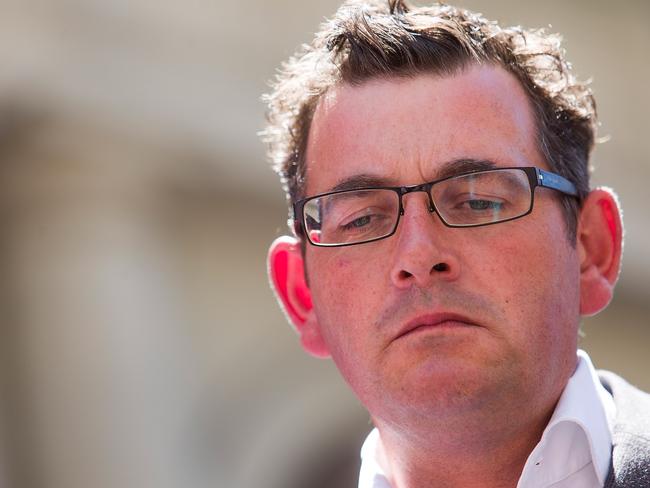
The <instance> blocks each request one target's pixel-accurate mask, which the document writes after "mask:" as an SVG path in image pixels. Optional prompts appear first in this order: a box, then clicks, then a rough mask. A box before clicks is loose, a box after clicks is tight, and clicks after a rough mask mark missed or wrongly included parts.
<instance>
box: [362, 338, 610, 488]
mask: <svg viewBox="0 0 650 488" xmlns="http://www.w3.org/2000/svg"><path fill="white" fill-rule="evenodd" d="M577 355H578V364H577V367H576V369H575V371H574V373H573V375H572V376H571V378H569V381H568V383H567V386H566V387H565V389H564V391H563V393H562V395H561V397H560V400H559V401H558V404H557V406H556V407H555V411H554V412H553V415H552V416H551V420H550V421H549V423H548V425H547V427H546V429H545V430H544V433H543V434H542V438H541V440H540V442H539V443H538V445H537V446H536V447H535V449H533V451H532V452H531V454H530V456H529V457H528V460H527V461H526V465H525V466H524V470H523V472H522V476H521V479H520V485H521V481H523V480H525V479H526V478H530V477H532V476H536V477H537V475H538V474H539V471H540V470H539V469H538V468H539V467H540V466H542V470H544V476H543V477H544V478H547V479H549V484H550V483H552V482H553V481H552V479H555V480H559V479H562V477H566V476H568V475H570V474H571V472H572V471H574V470H577V469H580V468H581V467H582V466H584V465H585V464H587V463H588V462H590V461H591V462H592V463H593V466H594V470H595V473H596V476H597V478H598V481H599V482H600V484H601V486H602V485H603V484H604V482H605V478H606V476H607V472H608V471H609V464H610V460H611V448H612V434H611V432H612V425H613V424H614V418H615V416H616V407H615V405H614V400H613V398H612V396H611V394H610V393H609V392H608V391H607V390H605V388H604V387H603V386H602V384H601V383H600V381H599V379H598V375H597V373H596V370H595V369H594V367H593V365H592V363H591V360H590V359H589V356H588V355H587V353H586V352H584V351H582V350H578V353H577ZM379 442H380V439H379V431H378V430H377V429H373V430H372V432H370V434H369V435H368V437H367V438H366V440H365V442H364V443H363V447H362V448H361V471H360V474H359V488H390V485H389V484H388V480H387V479H386V476H385V474H384V471H383V469H382V468H381V466H380V465H379V462H378V457H377V449H378V447H379ZM540 460H544V461H543V464H542V462H540ZM538 462H539V463H540V464H537V463H538ZM538 481H539V478H538Z"/></svg>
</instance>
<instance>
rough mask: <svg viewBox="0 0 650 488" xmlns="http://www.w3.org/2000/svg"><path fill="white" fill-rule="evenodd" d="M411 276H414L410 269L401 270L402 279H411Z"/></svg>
mask: <svg viewBox="0 0 650 488" xmlns="http://www.w3.org/2000/svg"><path fill="white" fill-rule="evenodd" d="M411 276H413V275H412V274H411V273H409V272H408V271H404V270H402V271H400V272H399V277H400V279H402V280H407V279H409V278H410V277H411Z"/></svg>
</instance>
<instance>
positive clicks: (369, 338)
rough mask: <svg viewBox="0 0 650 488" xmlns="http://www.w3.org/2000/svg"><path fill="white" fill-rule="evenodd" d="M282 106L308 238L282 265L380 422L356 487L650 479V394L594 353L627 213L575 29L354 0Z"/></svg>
mask: <svg viewBox="0 0 650 488" xmlns="http://www.w3.org/2000/svg"><path fill="white" fill-rule="evenodd" d="M268 103H269V127H268V129H267V131H266V137H267V140H268V143H269V148H270V155H271V157H272V159H273V161H274V163H275V165H276V169H277V170H278V172H279V174H280V175H281V177H282V179H283V182H284V184H285V188H286V190H287V192H288V196H289V199H290V202H291V206H292V210H291V226H292V227H293V229H294V231H295V237H282V238H280V239H277V240H276V241H275V242H274V243H273V244H272V246H271V249H270V252H269V273H270V277H271V281H272V285H273V287H274V289H275V291H276V293H277V296H278V299H279V301H280V303H281V305H282V306H283V308H284V310H285V312H286V314H287V316H288V318H289V320H290V321H291V323H292V324H293V325H294V326H295V328H296V330H297V331H298V333H299V334H300V339H301V342H302V345H303V347H304V349H305V350H306V351H308V352H309V353H311V354H313V355H315V356H319V357H328V356H331V357H332V358H333V360H334V361H335V363H336V365H337V367H338V368H339V370H340V371H341V373H342V375H343V377H344V378H345V380H346V381H347V382H348V383H349V385H350V387H351V388H352V389H353V391H354V392H355V394H356V395H357V396H358V397H359V399H360V400H361V402H362V403H363V404H364V406H365V407H366V408H367V409H368V411H369V412H370V414H371V416H372V419H373V422H374V424H375V426H376V430H374V431H373V432H372V433H371V434H370V436H369V437H368V439H367V440H366V442H365V444H364V447H363V449H362V458H363V462H362V468H361V479H360V484H359V486H360V487H361V488H371V487H392V488H413V487H432V486H441V487H465V488H466V487H474V486H480V487H515V486H519V487H550V486H553V487H554V488H560V487H563V488H564V487H572V488H574V487H596V486H598V487H602V486H607V487H613V486H616V487H619V486H650V468H649V467H648V466H649V465H650V420H649V419H648V412H650V398H649V397H648V395H646V394H644V393H642V392H640V391H638V390H636V389H634V388H633V387H631V386H630V385H628V384H627V383H625V382H624V381H623V380H622V379H620V378H618V377H616V376H614V375H612V374H611V373H610V374H607V373H603V374H602V375H601V376H600V377H599V376H598V374H597V373H596V372H595V370H594V369H593V366H592V365H591V362H590V360H589V357H588V356H587V355H586V353H584V352H582V351H577V337H578V327H579V322H580V316H581V315H591V314H595V313H597V312H599V311H600V310H602V309H603V308H604V307H606V306H607V304H608V303H609V301H610V299H611V297H612V293H613V289H614V285H615V282H616V279H617V277H618V273H619V268H620V259H621V248H622V223H621V218H620V212H619V208H618V204H617V200H616V198H615V196H614V194H613V193H612V192H611V191H610V190H607V189H604V188H599V189H592V190H590V188H589V181H588V178H589V175H588V166H589V157H590V153H591V150H592V146H593V144H594V131H595V126H596V115H595V105H594V101H593V98H592V95H591V92H590V90H589V89H588V87H587V86H585V85H584V84H581V83H579V82H577V81H576V80H575V78H574V76H573V75H572V74H571V71H570V67H569V65H568V64H567V62H566V61H565V60H564V58H563V53H562V51H561V49H560V46H559V40H558V38H557V37H555V36H551V35H547V34H545V33H544V32H541V31H525V30H521V29H520V28H501V27H499V26H498V25H496V24H495V23H492V22H489V21H487V20H486V19H484V18H483V17H482V16H480V15H478V14H474V13H471V12H467V11H464V10H460V9H456V8H453V7H450V6H433V7H422V8H411V7H409V6H408V5H407V4H406V3H405V2H403V1H400V0H391V1H389V2H387V3H384V2H381V1H377V2H349V3H346V4H344V5H343V6H342V7H341V8H340V9H339V11H338V12H337V14H336V16H335V17H334V18H333V19H332V20H331V21H329V22H327V23H326V24H324V25H323V27H322V30H321V32H319V33H318V34H317V35H316V37H315V39H314V41H313V43H312V44H311V45H310V46H308V47H305V48H304V49H303V51H302V52H300V53H298V54H297V55H296V56H295V57H293V58H292V59H291V60H289V62H288V63H286V64H285V66H284V71H283V72H282V74H281V75H280V76H279V77H278V80H277V83H276V84H275V86H274V92H273V93H272V94H271V95H269V96H268Z"/></svg>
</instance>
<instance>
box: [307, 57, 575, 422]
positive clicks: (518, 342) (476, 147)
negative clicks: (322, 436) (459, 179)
mask: <svg viewBox="0 0 650 488" xmlns="http://www.w3.org/2000/svg"><path fill="white" fill-rule="evenodd" d="M458 161H488V162H492V163H494V165H496V166H497V167H506V166H539V167H542V168H546V165H545V163H544V161H543V158H542V157H541V155H540V154H539V152H538V149H537V146H536V128H535V124H534V120H533V114H532V110H531V108H530V105H529V102H528V100H527V98H526V95H525V93H524V91H523V89H522V87H521V86H520V85H519V83H518V82H517V80H516V79H515V78H514V77H513V76H511V75H510V74H508V73H506V72H505V71H504V70H503V69H501V68H496V67H485V66H484V67H473V68H470V69H467V70H466V71H464V72H463V73H461V74H458V75H456V76H453V77H435V76H433V75H431V76H424V75H423V76H419V77H416V78H413V79H390V80H377V81H369V82H366V83H364V84H362V85H360V86H357V87H352V86H348V85H343V86H340V87H337V88H336V89H334V90H332V91H331V92H330V93H329V94H328V95H327V96H326V97H325V98H324V99H323V100H322V101H321V103H320V105H319V107H318V109H317V111H316V114H315V117H314V120H313V124H312V127H311V131H310V137H309V145H308V148H307V173H306V184H307V187H306V195H313V194H317V193H322V192H326V191H328V190H330V189H332V188H333V187H335V186H336V185H338V184H340V183H341V182H343V181H345V180H349V179H352V178H356V177H359V176H364V177H372V178H373V179H377V180H379V181H382V182H384V183H385V184H386V185H391V186H401V185H414V184H417V183H422V182H426V181H432V180H435V179H436V178H437V177H439V175H440V174H441V173H443V172H449V171H450V168H451V170H452V171H453V168H454V167H456V166H458V164H456V163H457V162H458ZM547 169H548V168H547ZM404 209H405V214H404V215H403V216H402V217H401V220H400V223H399V227H398V229H397V232H396V234H395V235H393V236H392V237H389V238H387V239H384V240H381V241H377V242H373V243H367V244H362V245H357V246H351V247H341V248H315V247H313V246H310V245H307V250H306V256H305V263H306V269H307V275H308V278H309V287H310V291H311V298H312V300H313V307H314V309H313V310H314V314H315V317H316V318H317V324H318V328H319V329H320V333H321V334H322V336H323V338H324V340H325V343H326V345H327V348H328V349H329V352H330V353H331V355H332V357H333V359H334V361H335V362H336V364H337V366H338V367H339V369H340V370H341V372H342V374H343V376H344V377H345V379H346V380H347V381H348V382H349V384H350V385H351V387H352V388H353V390H354V391H355V392H356V394H357V395H358V396H359V398H360V399H361V401H362V402H363V403H364V404H365V405H366V407H367V408H368V409H369V411H370V412H371V414H372V415H373V417H375V419H384V420H393V421H397V420H398V419H399V418H400V416H402V415H410V414H412V413H414V412H423V413H425V412H428V413H431V412H434V413H436V414H437V415H438V418H439V419H440V420H445V419H446V418H452V417H453V416H458V415H461V416H463V415H467V416H471V415H473V414H474V413H475V412H477V411H479V410H480V411H483V412H485V411H488V412H489V411H494V413H495V414H498V415H499V416H501V418H503V417H504V414H506V415H505V418H507V414H508V411H505V410H504V409H511V410H512V412H513V414H515V413H516V412H517V411H518V410H517V409H519V411H521V409H528V411H529V413H530V415H531V416H532V415H539V414H540V413H542V412H548V411H549V408H552V406H553V403H554V402H555V401H556V400H557V398H558V396H559V394H560V392H561V390H562V388H563V387H564V385H565V383H566V380H567V378H568V376H570V374H571V373H572V372H573V369H574V367H575V351H576V341H577V326H578V320H579V264H578V263H579V262H578V256H577V253H576V250H575V249H574V247H573V246H572V245H571V243H570V242H569V241H568V239H567V236H566V227H565V223H564V221H563V216H562V212H561V209H560V204H559V199H558V195H557V194H556V193H554V192H552V191H550V190H546V189H541V188H538V189H537V190H536V195H535V207H534V209H533V212H532V214H530V215H528V216H526V217H524V218H522V219H518V220H514V221H511V222H505V223H500V224H496V225H490V226H485V227H476V228H467V229H462V228H460V229H459V228H448V227H445V226H444V225H443V224H442V223H441V222H440V220H439V219H438V217H437V216H435V215H432V214H431V213H429V211H428V209H427V197H426V195H425V194H424V193H413V194H409V195H407V196H405V198H404Z"/></svg>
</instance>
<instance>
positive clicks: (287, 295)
mask: <svg viewBox="0 0 650 488" xmlns="http://www.w3.org/2000/svg"><path fill="white" fill-rule="evenodd" d="M268 272H269V279H270V281H271V287H272V288H273V290H274V291H275V296H276V298H277V299H278V302H279V303H280V306H281V307H282V309H283V310H284V312H285V314H286V315H287V318H288V319H289V322H290V323H291V324H292V325H293V326H294V328H295V329H296V331H297V332H298V334H299V335H300V342H301V344H302V347H303V349H305V351H307V352H308V353H310V354H311V355H313V356H316V357H320V358H325V357H329V355H330V354H329V349H328V348H327V345H326V344H325V341H324V340H323V336H322V334H321V329H320V325H319V324H318V320H317V318H316V314H315V313H314V308H313V306H312V302H311V292H310V291H309V286H308V285H307V282H306V280H305V268H304V260H303V256H302V253H301V251H300V243H299V242H298V241H297V240H296V239H295V238H293V237H288V236H283V237H279V238H277V239H276V240H275V241H273V244H271V248H270V249H269V254H268Z"/></svg>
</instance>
